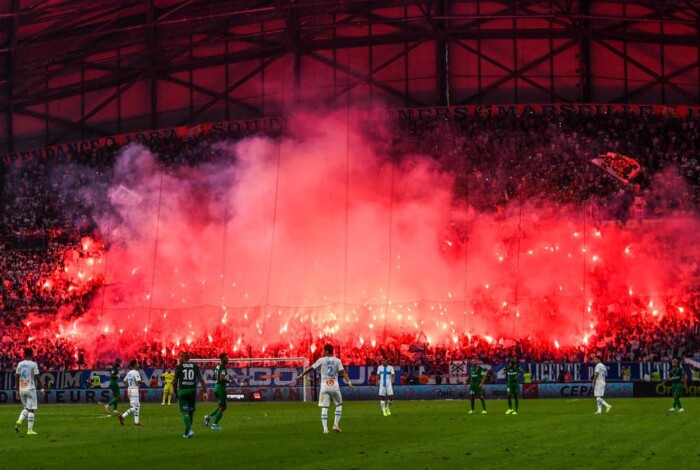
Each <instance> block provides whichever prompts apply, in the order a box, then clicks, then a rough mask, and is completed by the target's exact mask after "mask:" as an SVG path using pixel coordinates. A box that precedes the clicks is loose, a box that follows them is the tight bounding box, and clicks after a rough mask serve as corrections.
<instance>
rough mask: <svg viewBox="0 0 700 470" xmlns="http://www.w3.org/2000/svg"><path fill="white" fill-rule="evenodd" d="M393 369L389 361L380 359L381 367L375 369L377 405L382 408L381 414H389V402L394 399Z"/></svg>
mask: <svg viewBox="0 0 700 470" xmlns="http://www.w3.org/2000/svg"><path fill="white" fill-rule="evenodd" d="M395 377H396V375H395V374H394V367H393V366H390V365H389V359H388V358H386V357H384V358H382V365H381V366H379V367H377V383H378V384H379V404H380V405H381V406H382V414H383V415H384V416H389V415H390V414H391V401H392V400H393V399H394V388H393V385H392V384H393V383H394V378H395Z"/></svg>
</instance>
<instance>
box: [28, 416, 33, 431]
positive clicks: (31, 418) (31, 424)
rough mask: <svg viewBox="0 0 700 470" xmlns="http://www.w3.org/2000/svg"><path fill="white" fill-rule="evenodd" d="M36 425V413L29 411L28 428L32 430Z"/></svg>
mask: <svg viewBox="0 0 700 470" xmlns="http://www.w3.org/2000/svg"><path fill="white" fill-rule="evenodd" d="M33 427H34V413H27V430H28V431H31V430H32V428H33Z"/></svg>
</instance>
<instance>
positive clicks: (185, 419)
mask: <svg viewBox="0 0 700 470" xmlns="http://www.w3.org/2000/svg"><path fill="white" fill-rule="evenodd" d="M182 421H183V422H184V423H185V434H187V433H188V432H190V429H192V420H191V419H190V415H189V413H188V412H186V411H183V412H182Z"/></svg>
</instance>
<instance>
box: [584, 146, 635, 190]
mask: <svg viewBox="0 0 700 470" xmlns="http://www.w3.org/2000/svg"><path fill="white" fill-rule="evenodd" d="M591 163H593V164H594V165H596V166H599V167H600V168H602V169H603V170H605V171H606V172H607V173H609V174H610V175H612V176H613V177H614V178H617V179H618V180H620V181H622V182H623V183H625V184H630V181H632V180H633V179H634V178H635V176H637V175H638V174H639V172H640V171H642V167H641V165H640V164H639V162H637V160H635V159H634V158H630V157H627V156H625V155H620V154H619V153H615V152H608V153H606V154H604V155H601V156H599V157H596V158H593V159H592V160H591Z"/></svg>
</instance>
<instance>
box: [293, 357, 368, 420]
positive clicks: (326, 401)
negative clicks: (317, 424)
mask: <svg viewBox="0 0 700 470" xmlns="http://www.w3.org/2000/svg"><path fill="white" fill-rule="evenodd" d="M318 368H320V369H321V392H320V393H319V395H318V406H320V407H321V423H322V424H323V433H324V434H328V433H329V432H330V431H328V407H329V406H330V405H331V400H333V403H335V420H334V424H333V431H335V432H341V430H340V426H339V425H338V424H339V423H340V416H341V415H342V413H343V397H342V396H341V394H340V383H339V382H338V376H339V375H340V376H341V377H343V378H344V379H345V381H346V382H347V383H348V386H349V387H350V388H355V387H354V386H353V384H352V383H351V382H350V377H348V373H347V372H345V369H344V368H343V364H342V363H341V362H340V359H338V358H337V357H333V345H332V344H327V345H325V346H324V347H323V357H322V358H320V359H319V360H318V361H316V362H314V363H313V365H312V366H311V367H308V368H307V369H306V370H305V371H304V372H302V373H301V374H300V375H299V377H298V378H297V379H301V378H303V377H304V376H306V375H308V374H309V373H310V372H311V371H312V370H316V369H318Z"/></svg>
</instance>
